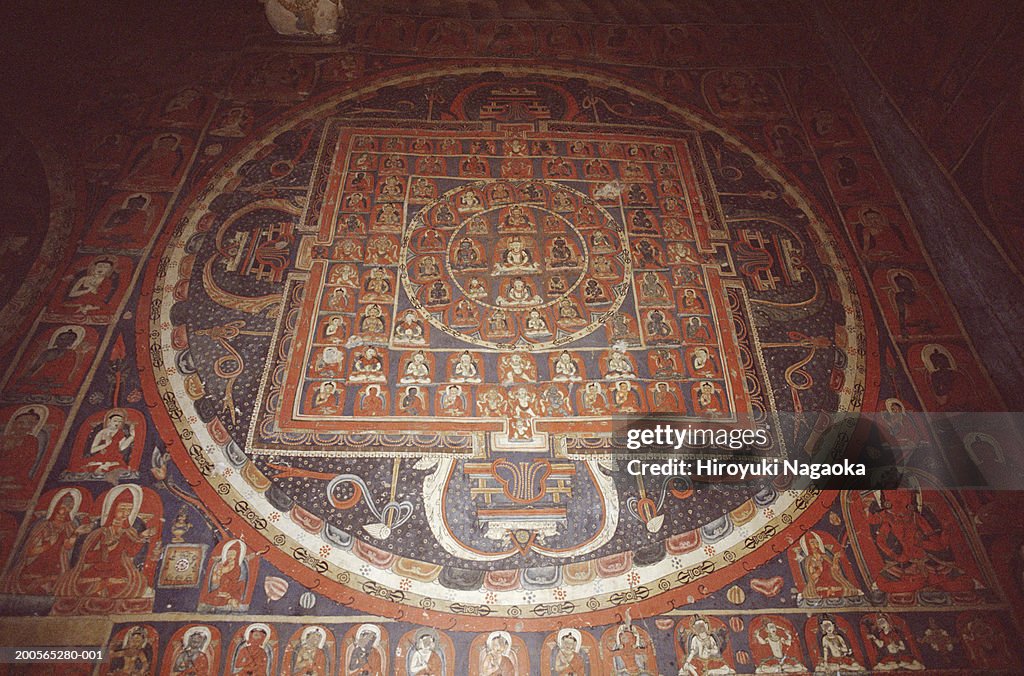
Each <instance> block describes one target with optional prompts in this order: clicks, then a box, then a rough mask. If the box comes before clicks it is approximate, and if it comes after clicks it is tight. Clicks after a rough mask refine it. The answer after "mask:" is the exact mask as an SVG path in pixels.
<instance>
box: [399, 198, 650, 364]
mask: <svg viewBox="0 0 1024 676" xmlns="http://www.w3.org/2000/svg"><path fill="white" fill-rule="evenodd" d="M402 265H403V268H404V274H403V275H402V281H403V284H404V286H405V290H406V294H407V296H408V298H409V301H410V304H411V305H412V306H413V307H415V308H416V309H418V310H419V312H420V314H422V315H423V316H424V317H425V318H426V319H427V320H428V321H430V322H431V323H432V324H433V325H434V326H437V327H438V328H440V329H441V330H443V331H444V332H446V333H448V334H449V335H454V336H456V337H458V338H460V339H463V340H466V341H467V342H470V343H474V344H477V345H482V346H488V347H494V348H498V349H503V350H504V349H509V348H510V347H513V348H514V347H526V348H530V349H536V348H543V347H553V346H560V345H565V344H567V343H569V342H572V341H573V340H576V339H578V338H581V337H583V336H585V335H587V334H589V333H591V332H593V331H594V330H595V329H596V328H597V327H599V326H601V325H602V324H603V323H604V322H605V321H607V320H608V319H609V317H611V315H612V314H613V313H614V312H615V311H616V310H618V309H619V307H620V306H621V305H622V303H623V301H624V300H625V298H626V294H627V291H628V288H629V281H630V278H631V262H630V258H629V255H628V253H627V246H626V234H625V231H624V229H623V227H622V226H621V225H619V224H618V223H616V222H615V220H614V219H613V218H612V217H611V215H610V214H609V213H608V212H607V211H606V210H605V209H604V208H602V207H601V206H600V205H598V204H597V203H596V202H594V200H592V199H591V198H590V197H588V196H587V195H584V194H583V193H581V192H578V191H576V190H574V189H572V188H570V187H568V186H565V185H560V184H557V183H554V182H550V181H544V180H526V181H492V182H486V181H481V182H477V183H473V184H470V185H466V186H463V187H460V188H456V189H453V190H450V191H448V192H447V193H445V194H444V195H442V196H441V197H440V198H438V199H436V200H434V201H433V202H431V203H430V204H427V205H426V206H425V207H424V208H423V209H422V210H421V211H420V212H419V213H417V214H416V215H415V216H414V218H413V220H412V223H411V225H410V227H409V228H408V229H407V230H406V234H405V238H404V240H403V246H402Z"/></svg>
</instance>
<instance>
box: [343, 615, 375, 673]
mask: <svg viewBox="0 0 1024 676" xmlns="http://www.w3.org/2000/svg"><path fill="white" fill-rule="evenodd" d="M380 643H381V632H380V627H378V626H376V625H374V624H364V625H360V626H359V628H357V629H356V632H355V638H354V639H353V641H352V644H351V645H350V646H348V648H347V649H346V651H345V656H344V661H345V662H344V663H345V675H346V676H384V662H385V661H384V656H383V654H382V648H381V645H380Z"/></svg>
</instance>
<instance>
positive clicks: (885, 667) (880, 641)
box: [861, 613, 924, 671]
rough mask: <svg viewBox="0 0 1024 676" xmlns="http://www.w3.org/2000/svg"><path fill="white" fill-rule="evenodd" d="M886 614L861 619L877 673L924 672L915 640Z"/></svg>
mask: <svg viewBox="0 0 1024 676" xmlns="http://www.w3.org/2000/svg"><path fill="white" fill-rule="evenodd" d="M897 622H899V620H892V619H890V616H889V615H888V614H886V613H875V614H873V615H868V616H866V617H864V618H862V619H861V625H862V632H863V634H864V642H865V644H866V645H867V646H868V654H869V657H872V658H873V659H872V662H874V667H873V668H874V669H875V670H876V671H922V670H923V669H924V664H922V663H921V661H920V660H919V659H918V657H917V655H915V649H916V648H915V647H914V646H913V643H912V641H913V639H912V638H911V637H910V636H909V635H908V633H907V632H905V631H904V629H903V628H902V627H900V626H898V624H897Z"/></svg>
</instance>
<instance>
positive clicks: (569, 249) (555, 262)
mask: <svg viewBox="0 0 1024 676" xmlns="http://www.w3.org/2000/svg"><path fill="white" fill-rule="evenodd" d="M547 263H548V266H549V267H551V268H553V269H558V268H578V267H579V266H580V259H579V254H577V252H576V251H575V248H574V247H573V246H571V245H570V244H569V243H568V242H567V241H566V239H565V237H555V239H554V242H553V243H552V245H551V251H550V253H549V254H548V261H547Z"/></svg>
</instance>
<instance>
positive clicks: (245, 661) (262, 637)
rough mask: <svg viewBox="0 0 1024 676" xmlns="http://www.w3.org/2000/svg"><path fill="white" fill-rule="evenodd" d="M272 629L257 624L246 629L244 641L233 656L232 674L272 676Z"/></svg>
mask: <svg viewBox="0 0 1024 676" xmlns="http://www.w3.org/2000/svg"><path fill="white" fill-rule="evenodd" d="M270 637H271V632H270V627H268V626H267V625H265V624H263V623H261V622H257V623H255V624H250V625H249V626H248V627H246V629H245V635H244V638H243V640H242V641H239V643H238V645H237V646H235V651H234V654H233V655H232V656H231V673H232V674H239V675H240V676H241V675H244V676H257V675H258V676H270V673H271V667H272V666H273V665H272V662H273V659H272V656H273V655H272V651H271V646H270V644H269V641H270Z"/></svg>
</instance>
